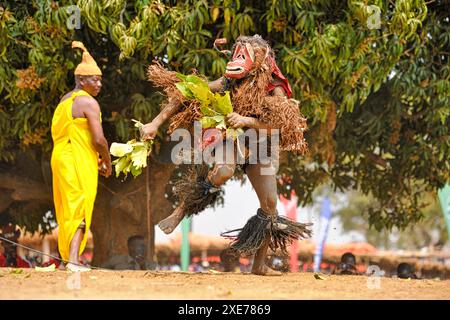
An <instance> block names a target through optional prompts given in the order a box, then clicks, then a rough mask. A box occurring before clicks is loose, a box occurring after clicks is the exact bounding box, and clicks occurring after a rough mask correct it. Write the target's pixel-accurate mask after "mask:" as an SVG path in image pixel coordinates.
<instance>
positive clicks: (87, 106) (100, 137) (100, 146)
mask: <svg viewBox="0 0 450 320" xmlns="http://www.w3.org/2000/svg"><path fill="white" fill-rule="evenodd" d="M80 98H82V99H83V100H82V101H80V103H82V110H83V113H84V116H85V117H86V118H87V120H88V124H89V131H90V132H91V134H92V143H93V144H94V147H95V150H97V152H98V153H99V154H100V157H101V159H102V161H103V163H104V164H105V165H106V172H105V176H109V175H110V174H111V156H110V155H109V147H108V141H106V138H105V135H104V134H103V128H102V124H101V123H100V106H99V104H98V102H97V101H96V100H95V99H94V98H90V97H86V98H85V97H80Z"/></svg>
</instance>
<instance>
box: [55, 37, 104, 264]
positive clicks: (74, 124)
mask: <svg viewBox="0 0 450 320" xmlns="http://www.w3.org/2000/svg"><path fill="white" fill-rule="evenodd" d="M72 48H79V49H82V50H83V59H82V62H81V63H80V64H79V65H78V66H77V68H76V69H75V83H76V86H75V89H73V90H72V91H71V92H69V93H67V94H66V95H65V96H64V97H63V98H62V99H61V101H60V103H59V104H58V106H57V108H56V110H55V113H54V115H53V119H52V138H53V144H54V147H53V153H52V159H51V166H52V173H53V199H54V203H55V211H56V220H57V222H58V225H59V231H58V247H59V252H60V253H61V257H62V259H63V260H64V261H65V262H68V263H67V265H66V268H67V269H68V270H70V271H89V270H90V269H89V268H88V267H84V266H82V265H80V264H79V256H80V255H81V253H82V252H83V250H84V248H85V247H86V241H87V234H88V233H87V230H89V227H90V225H91V221H92V211H93V209H94V202H95V197H96V194H97V183H98V173H99V172H100V174H102V175H103V176H105V177H109V176H110V175H111V158H110V155H109V148H108V142H107V141H106V139H105V136H104V134H103V129H102V125H101V113H100V106H99V104H98V102H97V101H96V100H95V99H94V98H93V97H95V96H97V95H98V93H99V92H100V89H101V87H102V84H101V80H102V77H101V76H102V72H101V70H100V68H99V67H98V66H97V63H96V62H95V60H94V59H93V58H92V56H91V55H90V54H89V52H88V51H87V49H86V48H85V47H84V45H83V44H82V43H81V42H78V41H74V42H72Z"/></svg>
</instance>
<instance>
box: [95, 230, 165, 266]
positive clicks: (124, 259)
mask: <svg viewBox="0 0 450 320" xmlns="http://www.w3.org/2000/svg"><path fill="white" fill-rule="evenodd" d="M145 256H146V246H145V241H144V237H142V236H132V237H130V238H128V255H117V256H113V257H112V258H111V259H110V260H108V261H107V262H106V263H104V264H103V265H102V268H105V269H113V270H154V269H155V266H156V265H155V264H154V263H150V262H148V261H146V260H145Z"/></svg>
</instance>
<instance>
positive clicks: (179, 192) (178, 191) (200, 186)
mask: <svg viewBox="0 0 450 320" xmlns="http://www.w3.org/2000/svg"><path fill="white" fill-rule="evenodd" d="M208 171H209V168H208V166H207V165H197V166H194V167H193V168H192V169H190V170H189V172H188V173H187V174H186V176H185V177H183V178H182V179H180V180H178V181H177V182H175V184H174V195H175V197H177V198H178V201H179V202H180V203H181V202H184V205H185V207H184V212H185V214H186V215H188V216H190V215H193V214H197V213H199V212H201V211H203V210H204V209H205V208H206V207H208V206H209V205H213V204H214V203H215V202H216V200H217V198H218V197H219V195H220V194H221V192H222V189H221V188H218V187H216V186H214V185H213V184H212V183H211V182H209V180H208Z"/></svg>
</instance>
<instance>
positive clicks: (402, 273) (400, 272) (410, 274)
mask: <svg viewBox="0 0 450 320" xmlns="http://www.w3.org/2000/svg"><path fill="white" fill-rule="evenodd" d="M397 277H399V278H400V279H409V278H411V279H417V276H416V275H415V274H414V270H413V267H412V266H411V265H410V264H409V263H406V262H402V263H400V264H399V265H398V266H397Z"/></svg>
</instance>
